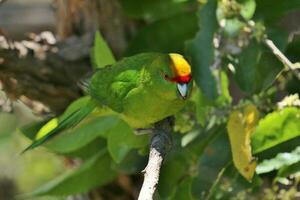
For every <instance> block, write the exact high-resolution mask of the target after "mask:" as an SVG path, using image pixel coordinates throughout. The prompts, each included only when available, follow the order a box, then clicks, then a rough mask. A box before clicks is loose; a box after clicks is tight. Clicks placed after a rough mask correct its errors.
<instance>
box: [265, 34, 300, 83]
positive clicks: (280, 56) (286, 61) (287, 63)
mask: <svg viewBox="0 0 300 200" xmlns="http://www.w3.org/2000/svg"><path fill="white" fill-rule="evenodd" d="M264 43H265V44H266V45H267V46H268V47H269V48H270V49H271V51H272V52H273V54H274V55H275V56H276V57H277V58H278V59H279V60H280V61H281V62H282V63H283V64H284V65H285V66H286V67H287V68H288V69H289V70H290V71H291V72H292V73H293V74H294V75H295V76H296V77H297V78H298V79H299V80H300V73H298V72H297V71H296V69H297V68H296V67H295V65H294V64H293V63H292V62H291V61H290V60H289V59H288V58H287V57H286V56H285V55H284V54H283V53H282V52H281V51H280V50H279V49H278V48H277V47H276V45H275V44H274V42H273V41H272V40H270V39H268V38H267V37H265V39H264Z"/></svg>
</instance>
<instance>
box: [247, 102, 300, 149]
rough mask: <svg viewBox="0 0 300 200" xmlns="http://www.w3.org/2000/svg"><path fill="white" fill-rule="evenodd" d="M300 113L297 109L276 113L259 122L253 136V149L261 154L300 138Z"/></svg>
mask: <svg viewBox="0 0 300 200" xmlns="http://www.w3.org/2000/svg"><path fill="white" fill-rule="evenodd" d="M299 122H300V111H299V109H298V108H295V107H288V108H285V109H283V110H278V111H274V112H272V113H270V114H268V115H266V116H265V117H264V118H263V119H261V120H260V121H259V124H258V127H257V128H256V130H255V132H254V134H253V135H252V138H251V140H252V143H251V144H252V148H253V152H254V153H259V152H262V151H264V150H267V149H269V148H271V147H274V146H276V145H278V144H281V143H283V142H286V141H288V140H291V139H293V138H296V137H299V136H300V123H299Z"/></svg>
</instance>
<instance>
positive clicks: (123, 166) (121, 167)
mask: <svg viewBox="0 0 300 200" xmlns="http://www.w3.org/2000/svg"><path fill="white" fill-rule="evenodd" d="M147 154H148V152H147ZM147 162H148V155H140V154H139V153H138V151H137V150H131V151H130V152H129V153H128V154H127V155H126V157H125V158H124V159H123V160H122V161H121V162H120V163H118V164H117V168H118V171H120V172H121V173H125V174H136V173H140V172H141V171H142V170H143V169H145V167H146V165H147Z"/></svg>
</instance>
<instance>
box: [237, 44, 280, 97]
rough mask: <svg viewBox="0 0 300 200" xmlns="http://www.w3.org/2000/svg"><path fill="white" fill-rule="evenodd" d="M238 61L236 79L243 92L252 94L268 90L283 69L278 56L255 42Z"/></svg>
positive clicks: (244, 51) (244, 50) (240, 55)
mask: <svg viewBox="0 0 300 200" xmlns="http://www.w3.org/2000/svg"><path fill="white" fill-rule="evenodd" d="M237 59H238V62H237V63H236V65H235V74H234V79H235V80H236V82H237V83H238V85H239V87H240V88H241V89H242V90H243V91H245V92H247V93H251V94H253V93H258V92H260V91H262V90H265V89H267V88H268V87H269V86H270V85H271V84H272V83H273V82H274V80H275V79H276V77H277V76H278V74H279V73H280V72H281V71H282V69H283V65H282V63H281V62H280V61H279V60H278V59H277V58H276V56H275V55H273V54H272V53H271V52H270V51H269V50H266V49H265V47H263V46H262V45H261V44H259V43H257V42H256V41H254V40H252V41H250V44H249V45H248V46H247V47H246V48H245V49H243V51H242V53H241V54H239V56H238V57H237Z"/></svg>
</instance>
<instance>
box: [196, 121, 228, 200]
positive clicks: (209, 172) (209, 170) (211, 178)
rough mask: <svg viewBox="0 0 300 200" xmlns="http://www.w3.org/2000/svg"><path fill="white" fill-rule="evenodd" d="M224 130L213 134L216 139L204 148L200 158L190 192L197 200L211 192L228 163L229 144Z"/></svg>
mask: <svg viewBox="0 0 300 200" xmlns="http://www.w3.org/2000/svg"><path fill="white" fill-rule="evenodd" d="M223 128H224V127H223ZM224 129H225V128H224ZM224 129H223V130H219V132H217V133H215V134H216V137H214V139H213V140H212V141H211V142H210V143H209V144H208V145H207V146H206V147H205V150H204V153H203V154H202V155H201V156H200V159H199V162H198V175H197V176H196V177H195V178H194V180H193V184H192V192H193V195H194V196H196V197H197V199H203V198H204V197H207V196H208V195H209V194H210V193H211V192H212V191H211V189H212V188H213V187H214V185H215V184H217V183H216V182H218V180H219V179H220V176H221V175H222V173H223V170H224V169H225V168H226V166H227V165H228V163H230V160H231V152H230V144H229V140H228V136H227V134H226V132H225V131H224Z"/></svg>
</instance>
